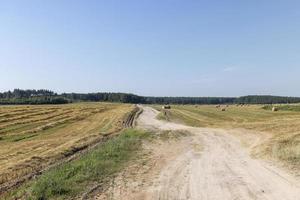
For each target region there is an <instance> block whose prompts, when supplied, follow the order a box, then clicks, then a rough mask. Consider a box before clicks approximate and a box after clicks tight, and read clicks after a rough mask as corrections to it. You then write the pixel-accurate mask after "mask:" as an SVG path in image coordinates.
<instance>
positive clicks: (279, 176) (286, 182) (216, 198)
mask: <svg viewBox="0 0 300 200" xmlns="http://www.w3.org/2000/svg"><path fill="white" fill-rule="evenodd" d="M143 109H144V112H143V114H142V115H141V116H140V118H139V120H138V125H139V126H140V127H142V128H145V129H152V130H155V131H158V130H185V131H189V132H191V133H192V136H189V137H190V140H183V142H185V144H183V143H178V144H176V145H173V146H172V145H166V146H161V147H160V148H158V150H157V152H156V153H155V154H156V155H158V156H156V157H154V158H155V159H156V161H155V164H154V165H153V167H152V171H156V173H157V176H155V173H154V172H151V169H150V170H148V171H147V173H148V176H147V173H145V172H143V173H142V175H140V176H139V179H141V178H143V176H144V182H143V183H142V184H139V185H140V186H135V187H134V189H132V188H131V189H132V190H131V189H130V186H128V187H127V188H126V187H125V188H124V187H123V188H122V190H121V191H119V196H114V198H112V199H120V198H122V199H161V200H165V199H171V200H173V199H191V200H248V199H258V200H299V199H300V187H299V180H297V179H296V178H294V177H292V176H291V175H289V174H287V173H286V172H284V171H283V170H281V169H279V168H277V167H275V166H272V165H270V164H269V163H266V162H264V161H261V160H256V159H253V158H251V157H250V156H249V155H248V153H247V151H246V150H245V149H244V148H242V147H241V144H240V141H239V140H238V139H237V138H236V137H234V136H232V135H231V134H229V133H228V132H227V131H226V130H220V129H207V128H193V127H189V126H184V125H180V124H176V123H171V122H164V121H160V120H157V119H156V116H157V114H158V112H157V111H156V110H154V109H152V108H149V107H143ZM181 147H182V148H181ZM154 151H155V150H154ZM151 173H152V174H154V175H153V179H151V178H150V175H151ZM149 174H150V175H149ZM145 176H146V177H147V178H145ZM127 181H128V180H127ZM132 182H138V180H132ZM131 185H132V184H131ZM114 191H116V190H114ZM111 192H112V193H113V191H111Z"/></svg>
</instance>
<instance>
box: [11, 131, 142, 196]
mask: <svg viewBox="0 0 300 200" xmlns="http://www.w3.org/2000/svg"><path fill="white" fill-rule="evenodd" d="M146 136H147V134H146V133H145V132H141V131H138V130H135V129H128V130H125V131H124V132H123V133H122V134H120V135H119V136H117V137H115V138H113V139H111V140H109V141H107V142H106V143H104V144H103V145H101V146H99V147H97V148H96V149H94V150H92V151H91V152H89V153H87V154H85V155H84V156H82V157H81V158H79V159H78V160H75V161H72V162H70V163H66V164H63V165H61V166H58V167H56V168H53V169H51V170H50V171H48V172H46V173H45V174H43V175H42V176H40V177H39V178H38V179H37V180H35V181H33V182H32V183H31V184H30V185H28V186H27V187H26V189H24V190H23V192H21V194H20V193H19V195H20V196H21V197H22V196H27V197H28V198H26V199H32V200H45V199H73V198H74V197H76V196H77V195H79V194H81V193H82V192H84V190H85V189H86V188H87V187H88V186H89V185H91V184H92V183H105V182H107V181H108V180H109V178H110V177H112V176H113V175H115V174H116V173H117V172H119V171H120V170H121V169H122V168H123V166H124V165H125V163H126V162H127V161H129V160H130V159H131V158H132V157H133V156H135V155H136V153H137V151H138V150H140V149H141V144H142V139H143V138H145V137H146ZM16 197H17V198H19V197H18V195H17V196H15V197H14V198H16Z"/></svg>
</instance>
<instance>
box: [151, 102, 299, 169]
mask: <svg viewBox="0 0 300 200" xmlns="http://www.w3.org/2000/svg"><path fill="white" fill-rule="evenodd" d="M154 107H155V108H156V109H158V110H162V109H161V106H154ZM272 107H273V106H263V105H244V106H237V105H230V106H228V107H226V106H221V107H216V106H212V105H200V106H197V105H174V106H172V109H171V110H164V111H163V112H161V114H160V115H159V118H160V119H163V120H169V121H175V122H179V123H184V124H187V125H190V126H196V127H210V128H223V129H244V130H245V131H240V132H244V133H246V132H247V131H246V130H251V131H252V132H253V133H256V134H257V138H260V136H268V137H264V140H261V141H260V142H261V143H260V144H259V145H257V146H256V148H255V149H254V151H255V153H256V154H258V155H260V156H263V157H269V158H275V159H279V160H281V161H284V163H286V164H288V165H289V166H290V167H292V168H295V169H297V170H299V168H300V167H299V166H300V105H297V104H295V105H282V106H280V105H277V108H278V109H279V110H278V112H272ZM222 108H225V110H226V111H222ZM245 136H246V134H245ZM242 137H243V136H242ZM245 138H246V137H245ZM261 138H263V137H261ZM266 138H267V139H266ZM246 139H247V138H246ZM249 142H250V141H249ZM298 172H299V171H298Z"/></svg>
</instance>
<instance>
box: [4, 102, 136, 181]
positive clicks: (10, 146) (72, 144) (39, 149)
mask: <svg viewBox="0 0 300 200" xmlns="http://www.w3.org/2000/svg"><path fill="white" fill-rule="evenodd" d="M133 108H134V106H133V105H128V104H109V103H78V104H68V105H41V106H1V107H0V185H2V184H5V183H7V182H9V181H11V180H14V179H18V178H20V177H22V176H25V175H27V174H30V173H32V172H35V171H39V170H41V169H43V168H45V167H47V166H49V165H51V164H53V163H55V162H56V161H57V160H60V159H63V158H65V157H68V156H69V155H72V154H73V153H74V152H76V151H78V150H81V149H82V148H84V147H86V146H88V145H89V144H92V143H93V142H95V141H96V140H99V139H101V138H102V137H104V136H106V135H109V134H111V133H115V132H117V131H119V130H121V129H122V127H123V123H124V120H125V118H126V117H127V115H128V113H130V112H131V111H132V110H133Z"/></svg>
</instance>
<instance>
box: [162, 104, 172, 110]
mask: <svg viewBox="0 0 300 200" xmlns="http://www.w3.org/2000/svg"><path fill="white" fill-rule="evenodd" d="M162 109H171V106H169V105H166V106H163V107H162Z"/></svg>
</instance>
